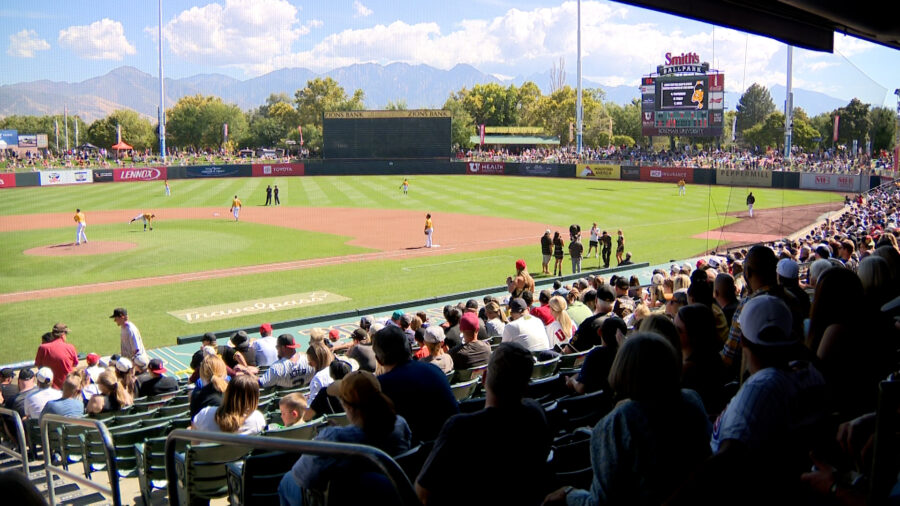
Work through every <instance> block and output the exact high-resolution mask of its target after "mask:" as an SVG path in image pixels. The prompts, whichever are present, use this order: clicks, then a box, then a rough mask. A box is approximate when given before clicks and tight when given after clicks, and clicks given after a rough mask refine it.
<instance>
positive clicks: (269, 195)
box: [266, 185, 272, 206]
mask: <svg viewBox="0 0 900 506" xmlns="http://www.w3.org/2000/svg"><path fill="white" fill-rule="evenodd" d="M266 205H267V206H270V205H272V185H269V186H266Z"/></svg>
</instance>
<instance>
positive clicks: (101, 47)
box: [59, 18, 137, 60]
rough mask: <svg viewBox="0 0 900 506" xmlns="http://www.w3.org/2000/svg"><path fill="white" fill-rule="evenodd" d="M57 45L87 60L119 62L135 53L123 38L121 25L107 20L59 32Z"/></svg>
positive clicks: (71, 27)
mask: <svg viewBox="0 0 900 506" xmlns="http://www.w3.org/2000/svg"><path fill="white" fill-rule="evenodd" d="M59 44H60V45H61V46H63V47H68V48H69V49H71V50H72V51H74V52H75V53H76V54H78V55H79V56H81V57H82V58H87V59H89V60H121V59H123V58H124V57H125V55H126V54H135V53H136V52H137V51H136V50H135V48H134V46H132V45H131V43H130V42H128V39H127V38H126V37H125V29H124V28H123V27H122V23H120V22H118V21H113V20H111V19H109V18H104V19H101V20H100V21H94V22H93V23H91V24H89V25H81V26H70V27H68V28H66V29H65V30H60V31H59Z"/></svg>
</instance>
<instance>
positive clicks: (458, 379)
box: [451, 365, 487, 383]
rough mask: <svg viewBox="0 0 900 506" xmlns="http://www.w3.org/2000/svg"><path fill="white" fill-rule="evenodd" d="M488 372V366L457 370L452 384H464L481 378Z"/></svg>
mask: <svg viewBox="0 0 900 506" xmlns="http://www.w3.org/2000/svg"><path fill="white" fill-rule="evenodd" d="M486 372H487V365H481V366H478V367H470V368H469V369H457V370H456V375H455V376H454V377H453V381H452V382H451V383H462V382H465V381H469V380H471V379H476V378H481V377H482V376H484V373H486Z"/></svg>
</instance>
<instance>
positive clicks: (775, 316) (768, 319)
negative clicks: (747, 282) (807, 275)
mask: <svg viewBox="0 0 900 506" xmlns="http://www.w3.org/2000/svg"><path fill="white" fill-rule="evenodd" d="M738 323H740V325H741V333H742V334H743V336H744V339H746V340H747V341H749V342H751V343H753V344H755V345H758V346H766V347H776V346H788V345H792V344H794V343H796V341H795V340H794V339H793V337H792V336H791V324H792V323H793V317H792V316H791V310H790V309H788V307H787V305H786V304H785V303H784V302H782V300H781V299H779V298H778V297H773V296H771V295H758V296H756V297H753V298H752V299H750V300H749V301H748V302H747V303H746V304H744V307H743V309H741V315H740V317H739V318H738Z"/></svg>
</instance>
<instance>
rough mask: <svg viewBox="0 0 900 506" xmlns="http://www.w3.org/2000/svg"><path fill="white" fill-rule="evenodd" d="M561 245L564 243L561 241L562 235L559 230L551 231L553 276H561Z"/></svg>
mask: <svg viewBox="0 0 900 506" xmlns="http://www.w3.org/2000/svg"><path fill="white" fill-rule="evenodd" d="M563 246H565V243H564V242H563V238H562V236H561V235H560V234H559V232H554V233H553V259H554V262H553V275H554V276H562V261H563Z"/></svg>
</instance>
